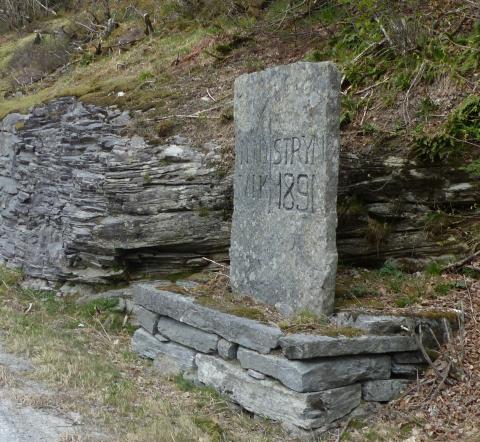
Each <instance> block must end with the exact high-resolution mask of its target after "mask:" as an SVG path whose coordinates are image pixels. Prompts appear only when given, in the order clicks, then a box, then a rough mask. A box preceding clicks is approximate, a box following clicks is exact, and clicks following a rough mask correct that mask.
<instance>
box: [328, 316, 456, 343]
mask: <svg viewBox="0 0 480 442" xmlns="http://www.w3.org/2000/svg"><path fill="white" fill-rule="evenodd" d="M450 313H452V311H450ZM331 322H332V323H333V324H334V325H337V326H339V327H354V328H359V329H361V330H365V331H366V332H367V333H371V334H399V333H406V332H408V330H410V331H411V332H412V331H414V330H416V331H418V329H419V327H420V326H421V327H422V331H423V337H422V338H423V343H424V345H425V346H427V347H432V348H435V347H436V342H437V340H438V341H439V342H440V343H444V342H446V340H447V339H448V335H449V334H451V333H452V329H456V328H457V327H458V323H457V321H455V320H454V321H453V322H450V321H449V320H443V319H436V318H433V319H432V318H428V317H422V316H393V315H373V314H369V313H361V312H356V311H346V312H339V313H337V314H335V315H333V317H332V318H331ZM432 333H433V335H435V337H434V336H433V335H432Z"/></svg>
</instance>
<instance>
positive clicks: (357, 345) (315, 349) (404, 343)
mask: <svg viewBox="0 0 480 442" xmlns="http://www.w3.org/2000/svg"><path fill="white" fill-rule="evenodd" d="M280 346H281V347H282V351H283V354H284V355H285V356H286V357H287V358H288V359H310V358H317V357H331V356H342V355H358V354H367V353H372V354H378V353H394V352H405V351H412V350H417V349H418V345H417V343H416V341H415V338H414V337H412V336H375V335H365V336H357V337H354V338H347V337H336V338H333V337H330V336H317V335H304V334H296V335H288V336H284V337H282V338H281V339H280Z"/></svg>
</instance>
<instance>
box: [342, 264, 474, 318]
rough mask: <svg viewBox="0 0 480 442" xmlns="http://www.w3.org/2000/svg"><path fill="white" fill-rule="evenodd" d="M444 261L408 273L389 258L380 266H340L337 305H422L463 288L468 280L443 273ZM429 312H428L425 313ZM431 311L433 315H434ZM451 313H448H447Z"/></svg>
mask: <svg viewBox="0 0 480 442" xmlns="http://www.w3.org/2000/svg"><path fill="white" fill-rule="evenodd" d="M442 269H443V265H442V264H440V263H439V262H436V261H431V262H430V263H429V264H428V265H427V266H426V268H425V270H424V271H423V272H417V273H414V274H409V273H405V272H403V271H402V270H400V269H399V268H398V267H397V266H396V265H394V264H393V263H391V262H387V263H386V264H385V265H384V266H383V267H382V268H380V269H378V270H366V269H363V270H362V269H353V270H349V269H346V268H345V269H340V271H339V274H338V276H337V289H336V308H337V309H344V308H367V309H374V310H382V309H389V308H390V309H400V310H401V309H406V308H410V307H421V306H422V305H423V304H424V303H425V302H426V303H428V302H429V300H436V299H438V298H442V297H446V296H448V295H449V294H450V293H451V292H452V291H455V290H464V289H465V288H466V287H465V284H464V282H463V281H461V280H457V279H458V278H457V279H455V278H454V277H452V276H448V275H442ZM426 314H428V312H427V313H426ZM435 314H436V313H435V312H432V315H435ZM445 315H446V316H448V314H447V313H446V314H445Z"/></svg>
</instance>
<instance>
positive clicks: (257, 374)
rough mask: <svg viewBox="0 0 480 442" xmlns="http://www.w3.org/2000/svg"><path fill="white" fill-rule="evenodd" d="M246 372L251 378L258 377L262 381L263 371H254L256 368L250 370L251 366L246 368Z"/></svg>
mask: <svg viewBox="0 0 480 442" xmlns="http://www.w3.org/2000/svg"><path fill="white" fill-rule="evenodd" d="M247 374H248V375H249V376H250V377H252V378H253V379H258V380H260V381H263V380H264V379H265V377H266V376H265V375H264V374H263V373H260V372H259V371H256V370H252V369H251V368H249V369H248V370H247Z"/></svg>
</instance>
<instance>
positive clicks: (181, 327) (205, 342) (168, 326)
mask: <svg viewBox="0 0 480 442" xmlns="http://www.w3.org/2000/svg"><path fill="white" fill-rule="evenodd" d="M157 328H158V331H159V333H160V334H161V335H163V336H165V337H167V338H168V339H170V340H172V341H175V342H178V343H180V344H183V345H185V346H187V347H191V348H194V349H195V350H198V351H201V352H202V353H215V352H216V351H217V344H218V340H219V339H220V338H219V337H218V336H217V335H214V334H212V333H206V332H204V331H202V330H199V329H198V328H195V327H190V326H189V325H185V324H182V323H181V322H178V321H175V320H174V319H171V318H167V317H166V316H162V317H161V318H160V319H159V321H158V326H157Z"/></svg>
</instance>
